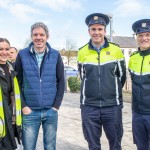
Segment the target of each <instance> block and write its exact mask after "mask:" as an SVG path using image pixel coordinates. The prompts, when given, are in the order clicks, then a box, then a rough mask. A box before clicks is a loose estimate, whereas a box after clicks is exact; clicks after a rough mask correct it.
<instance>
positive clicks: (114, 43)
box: [109, 42, 120, 47]
mask: <svg viewBox="0 0 150 150" xmlns="http://www.w3.org/2000/svg"><path fill="white" fill-rule="evenodd" d="M109 43H111V44H113V45H116V46H118V47H120V46H119V45H118V44H116V43H113V42H109Z"/></svg>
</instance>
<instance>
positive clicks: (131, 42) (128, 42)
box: [106, 35, 138, 48]
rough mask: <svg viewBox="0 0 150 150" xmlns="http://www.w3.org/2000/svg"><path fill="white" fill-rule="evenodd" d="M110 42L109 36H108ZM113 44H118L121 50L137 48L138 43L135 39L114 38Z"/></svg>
mask: <svg viewBox="0 0 150 150" xmlns="http://www.w3.org/2000/svg"><path fill="white" fill-rule="evenodd" d="M106 37H107V38H108V40H109V36H108V35H107V36H106ZM113 43H116V44H118V45H119V46H120V47H121V48H137V47H138V45H137V42H136V40H135V38H134V37H125V36H113Z"/></svg>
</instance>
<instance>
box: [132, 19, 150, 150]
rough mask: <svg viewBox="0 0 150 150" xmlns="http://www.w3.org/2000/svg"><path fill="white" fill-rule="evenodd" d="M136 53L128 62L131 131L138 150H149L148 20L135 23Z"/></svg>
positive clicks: (149, 62) (149, 58) (149, 31)
mask: <svg viewBox="0 0 150 150" xmlns="http://www.w3.org/2000/svg"><path fill="white" fill-rule="evenodd" d="M132 29H133V31H134V32H135V34H136V36H137V43H138V46H139V48H138V51H136V52H134V53H133V54H132V55H131V57H130V60H129V71H130V74H131V79H132V128H133V129H132V131H133V139H134V143H135V144H136V146H137V149H138V150H150V19H142V20H138V21H136V22H135V23H134V24H133V25H132Z"/></svg>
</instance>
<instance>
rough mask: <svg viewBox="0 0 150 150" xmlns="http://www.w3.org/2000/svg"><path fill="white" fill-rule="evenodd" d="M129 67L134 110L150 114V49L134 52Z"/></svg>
mask: <svg viewBox="0 0 150 150" xmlns="http://www.w3.org/2000/svg"><path fill="white" fill-rule="evenodd" d="M128 67H129V71H130V74H131V79H132V110H133V111H134V112H137V113H141V114H150V49H148V50H145V51H140V50H139V51H137V52H134V53H133V54H132V55H131V57H130V61H129V66H128Z"/></svg>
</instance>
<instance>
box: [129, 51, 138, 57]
mask: <svg viewBox="0 0 150 150" xmlns="http://www.w3.org/2000/svg"><path fill="white" fill-rule="evenodd" d="M138 52H139V51H134V52H133V53H131V55H130V57H131V56H133V55H135V54H137V53H138Z"/></svg>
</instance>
